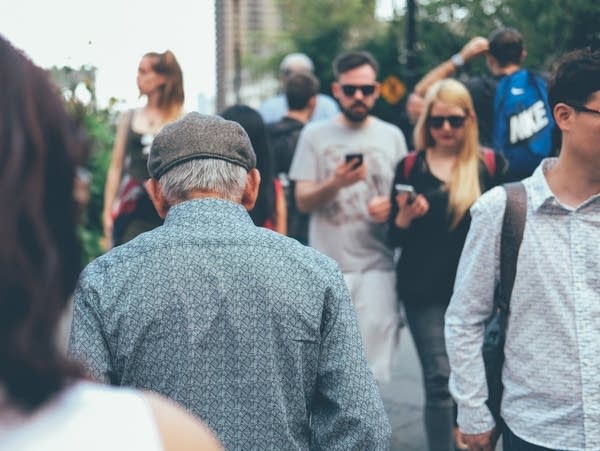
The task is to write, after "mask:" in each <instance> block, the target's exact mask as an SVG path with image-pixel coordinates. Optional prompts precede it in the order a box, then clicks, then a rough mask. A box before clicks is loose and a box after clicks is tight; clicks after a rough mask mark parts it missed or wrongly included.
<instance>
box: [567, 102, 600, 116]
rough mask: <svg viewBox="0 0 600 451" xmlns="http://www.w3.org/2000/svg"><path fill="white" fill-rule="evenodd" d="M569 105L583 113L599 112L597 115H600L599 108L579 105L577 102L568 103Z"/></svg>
mask: <svg viewBox="0 0 600 451" xmlns="http://www.w3.org/2000/svg"><path fill="white" fill-rule="evenodd" d="M567 105H569V106H570V107H571V108H573V109H574V110H576V111H580V112H582V113H592V114H597V115H599V116H600V111H599V110H593V109H591V108H588V107H586V106H583V105H577V104H576V103H567Z"/></svg>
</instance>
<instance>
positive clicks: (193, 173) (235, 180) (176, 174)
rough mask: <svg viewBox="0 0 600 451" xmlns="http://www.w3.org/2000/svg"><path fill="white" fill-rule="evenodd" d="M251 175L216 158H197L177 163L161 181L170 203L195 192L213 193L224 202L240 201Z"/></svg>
mask: <svg viewBox="0 0 600 451" xmlns="http://www.w3.org/2000/svg"><path fill="white" fill-rule="evenodd" d="M247 177H248V172H247V171H246V169H244V168H243V167H241V166H238V165H236V164H233V163H229V162H228V161H225V160H219V159H216V158H198V159H194V160H189V161H186V162H185V163H181V164H178V165H177V166H174V167H173V168H171V169H169V170H168V171H167V172H165V173H164V174H163V175H162V176H161V177H160V179H159V184H160V186H161V188H162V191H163V194H164V196H165V198H166V200H167V202H168V203H169V204H171V205H172V204H173V203H176V202H180V201H183V200H186V199H187V198H188V194H189V193H191V192H192V191H213V192H216V193H218V194H220V195H221V196H222V197H223V198H224V199H227V200H230V201H233V202H240V201H241V200H242V194H243V193H244V188H245V186H246V179H247Z"/></svg>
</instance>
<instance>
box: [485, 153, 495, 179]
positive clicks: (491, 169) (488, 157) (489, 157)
mask: <svg viewBox="0 0 600 451" xmlns="http://www.w3.org/2000/svg"><path fill="white" fill-rule="evenodd" d="M482 151H483V162H484V163H485V167H486V168H487V171H488V174H489V175H490V177H494V176H495V175H496V152H494V151H493V150H492V149H490V148H488V147H483V148H482Z"/></svg>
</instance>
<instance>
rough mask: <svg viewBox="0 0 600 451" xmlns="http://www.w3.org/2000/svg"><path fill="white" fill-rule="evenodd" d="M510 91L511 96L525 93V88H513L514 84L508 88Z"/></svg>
mask: <svg viewBox="0 0 600 451" xmlns="http://www.w3.org/2000/svg"><path fill="white" fill-rule="evenodd" d="M510 93H511V94H512V95H513V96H520V95H521V94H525V90H524V89H521V88H515V87H514V86H513V87H512V88H510Z"/></svg>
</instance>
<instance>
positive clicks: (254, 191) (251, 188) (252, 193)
mask: <svg viewBox="0 0 600 451" xmlns="http://www.w3.org/2000/svg"><path fill="white" fill-rule="evenodd" d="M259 186H260V172H258V169H256V168H253V169H250V171H248V177H247V178H246V186H245V187H244V193H243V194H242V205H243V206H244V208H245V209H246V210H248V211H250V210H252V209H253V208H254V204H255V203H256V199H257V197H258V187H259Z"/></svg>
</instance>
